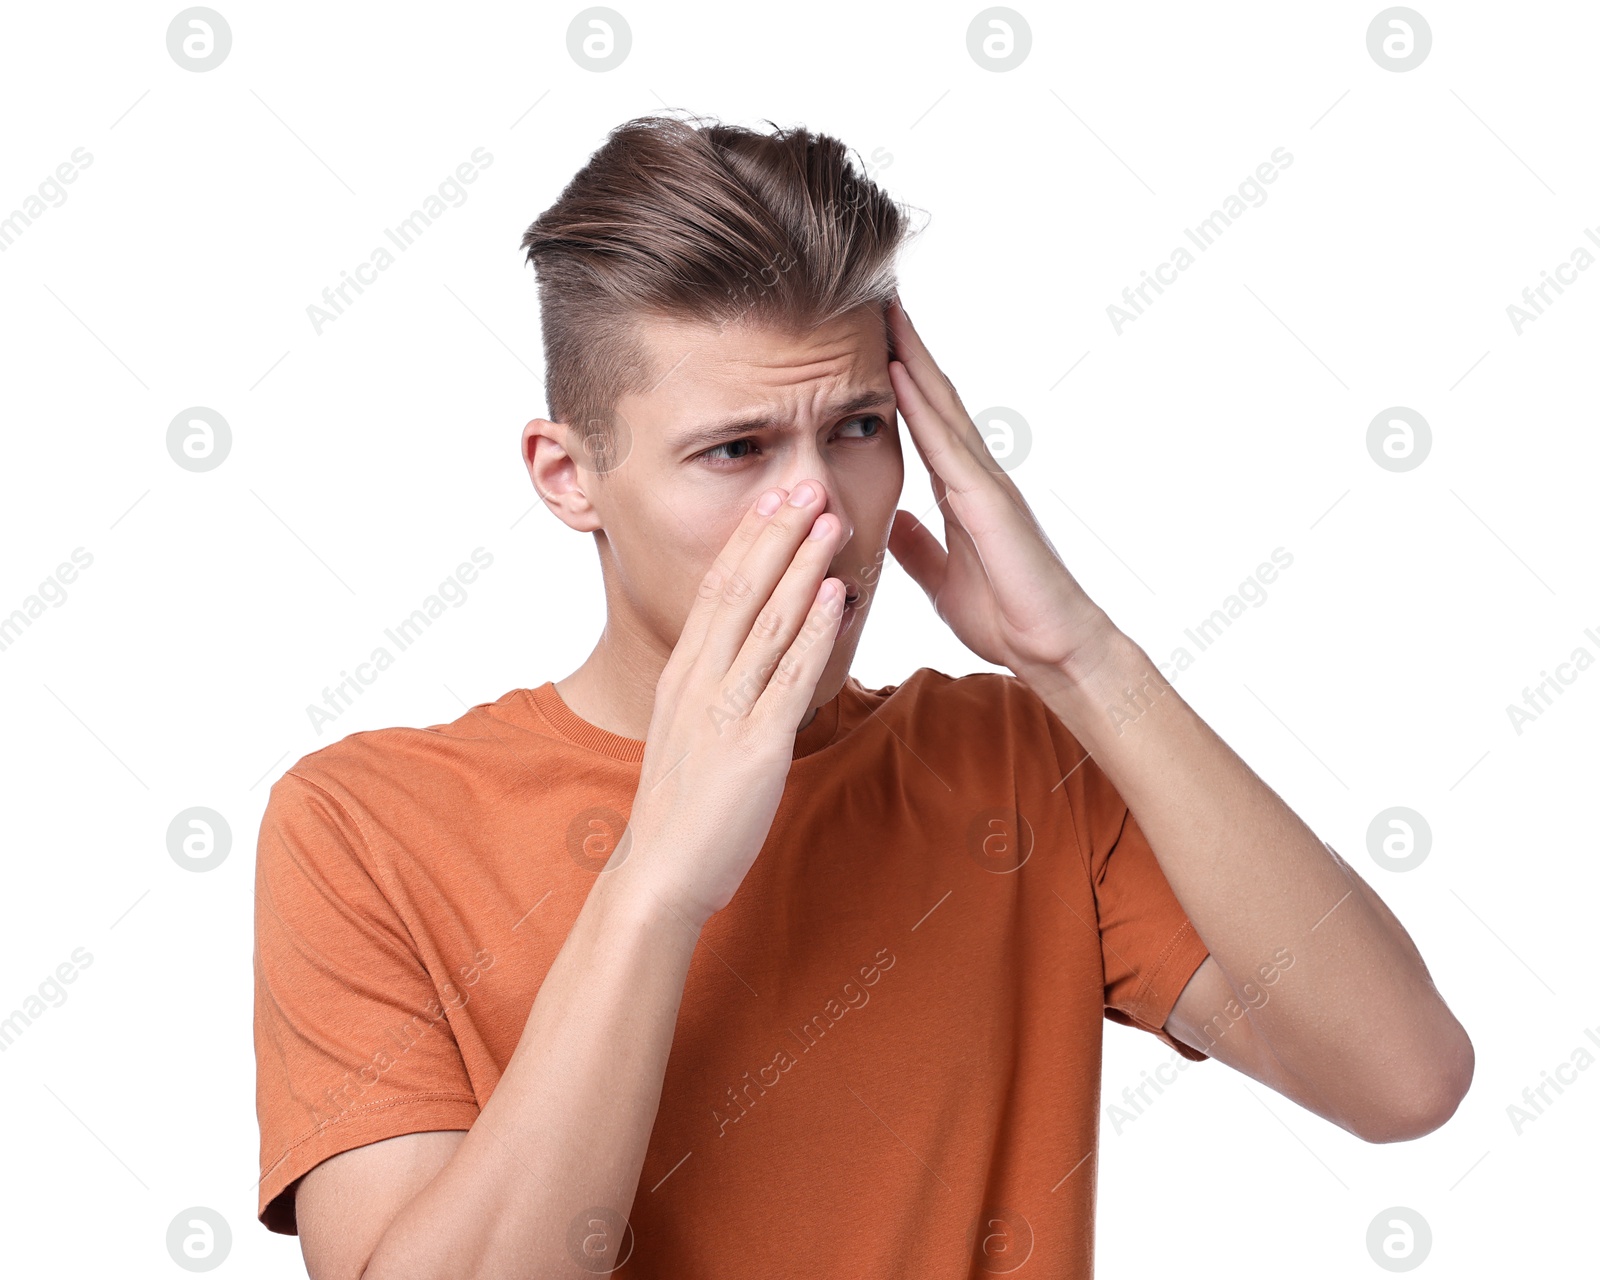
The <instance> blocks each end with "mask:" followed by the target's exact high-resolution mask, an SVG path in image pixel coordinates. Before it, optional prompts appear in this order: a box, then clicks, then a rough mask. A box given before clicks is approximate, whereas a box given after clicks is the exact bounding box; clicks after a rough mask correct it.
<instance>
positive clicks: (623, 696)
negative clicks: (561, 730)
mask: <svg viewBox="0 0 1600 1280" xmlns="http://www.w3.org/2000/svg"><path fill="white" fill-rule="evenodd" d="M609 636H610V628H609V627H608V628H607V630H606V632H605V633H603V634H602V635H601V637H600V642H599V643H598V644H597V645H595V647H594V650H593V652H591V653H590V654H589V656H588V658H587V659H585V660H584V663H583V665H582V666H581V667H579V668H578V669H577V670H576V671H574V672H573V673H572V674H571V675H569V676H567V677H566V678H565V679H562V680H557V681H556V692H557V693H559V694H560V695H561V700H562V701H563V702H565V703H566V704H567V706H568V708H569V709H570V710H571V711H572V713H573V714H574V715H576V716H578V717H579V718H580V719H583V720H587V721H588V722H589V723H590V724H592V725H594V726H595V727H596V728H600V729H604V730H606V731H607V732H608V733H615V734H618V735H619V736H621V737H624V738H633V739H635V740H637V741H640V742H643V741H644V740H645V738H646V737H647V735H648V731H649V728H650V717H651V715H652V714H653V712H654V710H655V689H656V682H657V681H658V680H660V678H661V671H662V668H663V667H665V666H666V661H665V659H659V660H657V661H654V662H651V661H649V660H647V659H645V658H644V655H642V654H639V653H637V652H635V653H620V652H618V651H617V649H616V648H615V646H613V645H611V644H610V643H608V638H609ZM820 692H822V691H821V690H819V693H820ZM816 714H817V708H816V707H815V706H812V707H809V708H808V709H807V710H806V713H805V715H804V716H802V717H801V719H800V724H799V726H798V728H797V729H796V732H797V733H798V732H799V731H800V730H801V729H804V728H805V727H806V726H807V725H809V724H810V723H811V722H812V720H813V719H815V718H816Z"/></svg>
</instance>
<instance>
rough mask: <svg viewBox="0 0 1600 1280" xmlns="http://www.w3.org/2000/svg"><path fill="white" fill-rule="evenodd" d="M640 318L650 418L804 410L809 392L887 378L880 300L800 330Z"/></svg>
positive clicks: (828, 393)
mask: <svg viewBox="0 0 1600 1280" xmlns="http://www.w3.org/2000/svg"><path fill="white" fill-rule="evenodd" d="M638 325H639V332H640V336H641V338H642V339H643V341H644V342H645V344H646V346H647V347H648V348H649V350H650V353H651V363H652V367H653V368H654V369H655V370H656V381H655V383H654V385H653V386H652V387H651V388H650V390H649V391H647V392H646V393H645V394H644V395H642V396H639V397H636V399H637V400H638V401H640V402H641V407H642V406H644V405H648V406H649V408H650V409H651V413H650V416H651V417H656V418H661V417H662V413H661V411H662V410H666V411H667V412H666V414H665V418H664V420H666V421H676V420H679V419H680V418H681V416H682V414H681V410H682V409H687V408H691V407H692V410H693V413H694V414H695V415H698V414H700V413H703V412H705V411H707V410H720V409H737V408H740V407H745V406H750V407H753V406H755V405H770V406H773V407H780V406H785V405H787V406H789V407H790V408H791V409H793V410H794V411H796V412H799V411H803V408H804V403H805V401H806V400H807V398H810V397H818V396H825V397H829V398H831V397H833V396H834V395H835V394H836V393H837V391H838V390H839V389H840V387H841V385H842V384H846V383H848V384H850V386H851V388H853V389H855V390H865V389H866V388H868V387H873V386H876V387H882V388H885V389H887V388H888V387H889V385H890V384H889V376H888V365H889V349H888V343H887V339H886V335H885V330H884V322H883V316H882V312H881V310H880V309H879V308H877V307H876V306H865V307H858V308H857V309H856V310H854V311H852V312H850V313H848V314H847V315H845V316H841V317H840V318H839V319H837V320H834V321H832V322H831V323H829V324H826V325H822V326H818V327H814V328H809V329H803V330H788V329H783V328H776V327H772V326H769V325H758V324H754V323H744V322H738V323H734V324H729V325H727V326H724V327H718V326H717V325H714V324H706V323H702V322H699V321H685V320H675V319H665V318H660V317H654V316H652V317H646V318H642V319H641V320H640V321H639V322H638Z"/></svg>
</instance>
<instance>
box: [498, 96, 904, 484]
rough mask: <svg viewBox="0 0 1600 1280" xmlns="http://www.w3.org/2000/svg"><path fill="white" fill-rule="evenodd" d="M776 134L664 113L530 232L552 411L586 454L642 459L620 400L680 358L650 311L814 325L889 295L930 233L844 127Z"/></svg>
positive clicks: (616, 134) (603, 464)
mask: <svg viewBox="0 0 1600 1280" xmlns="http://www.w3.org/2000/svg"><path fill="white" fill-rule="evenodd" d="M766 123H767V124H769V125H772V132H770V133H761V132H757V131H755V130H751V129H746V128H744V127H742V126H738V125H729V124H721V123H717V122H715V121H709V122H708V121H707V120H706V118H705V117H699V116H695V117H690V118H689V119H687V120H684V119H679V118H677V117H675V116H672V115H664V114H654V115H648V116H641V117H639V118H637V119H634V120H629V121H627V122H626V123H625V124H621V125H618V126H617V127H616V128H614V129H612V130H611V132H610V134H609V135H608V136H607V138H606V141H605V142H604V143H603V144H602V145H601V146H600V148H599V149H598V150H597V151H595V152H594V154H593V155H592V156H590V158H589V161H588V163H587V164H585V165H584V167H583V168H582V169H580V170H579V171H578V173H577V174H576V175H575V176H574V177H573V178H572V180H571V181H570V182H569V183H568V184H567V186H566V188H565V190H563V191H562V193H561V196H560V198H559V199H557V200H556V202H555V203H554V204H553V205H551V206H550V207H549V208H548V209H546V210H545V211H544V212H543V213H542V214H540V215H539V217H538V218H537V220H535V221H534V222H533V224H532V225H531V226H529V227H528V229H527V231H525V232H524V233H523V236H522V248H524V249H525V250H527V261H528V262H531V263H533V264H534V273H535V276H536V278H537V281H538V293H539V312H540V326H541V329H542V332H543V338H544V359H545V399H546V402H547V405H548V411H549V414H550V419H551V420H552V421H554V422H564V423H567V424H568V425H569V426H570V427H572V428H573V429H574V430H575V431H576V432H577V439H578V445H579V447H580V448H581V449H582V451H583V453H584V454H586V455H587V456H586V457H582V458H578V462H579V464H580V465H581V466H584V467H585V468H587V469H590V470H593V471H595V472H596V473H598V474H599V475H602V476H604V475H606V474H607V473H609V472H610V471H611V470H612V469H613V468H614V467H615V466H617V465H620V463H621V462H622V461H623V460H624V459H625V458H626V457H627V454H628V452H629V450H630V448H631V445H632V438H631V435H630V434H629V427H628V424H627V423H626V422H623V421H621V420H620V419H619V417H618V415H617V411H616V406H617V403H618V401H619V400H620V399H621V398H622V397H623V396H625V395H637V394H644V393H646V392H648V391H650V390H651V389H652V388H653V387H655V386H656V385H657V384H658V383H659V382H660V381H661V379H662V378H664V377H665V376H667V374H669V373H670V372H671V370H670V369H657V368H654V367H652V366H653V363H654V362H653V360H652V356H651V353H650V350H649V348H648V346H647V345H646V342H645V339H644V335H643V332H642V330H641V328H640V327H639V323H638V322H639V321H640V320H641V319H644V318H662V319H670V320H678V321H699V322H704V323H708V324H712V325H715V326H717V328H718V330H719V331H720V330H722V329H724V328H726V327H727V326H728V325H731V324H750V325H752V326H756V327H774V328H777V329H779V330H782V331H784V332H794V333H799V332H805V331H806V330H808V329H812V328H816V327H818V326H821V325H825V324H828V323H831V322H832V321H833V320H835V319H837V318H839V317H842V316H844V315H846V314H847V313H849V312H851V311H854V310H855V309H856V308H858V307H861V306H867V305H871V306H875V307H876V308H877V309H878V312H879V316H880V319H881V320H882V321H883V324H884V335H885V338H886V341H887V342H888V345H889V355H890V358H891V359H893V358H895V353H894V345H893V336H892V334H891V333H890V331H889V327H888V320H887V315H886V310H885V309H886V308H887V305H888V303H889V301H890V299H891V298H892V297H893V296H894V293H895V290H896V287H897V283H898V282H897V278H896V275H895V261H896V257H897V255H898V253H899V251H900V250H901V248H903V247H904V246H905V245H906V244H908V243H909V242H910V240H911V239H912V237H914V236H915V235H916V234H917V233H918V232H919V231H920V230H921V228H920V227H917V228H913V227H912V225H911V220H910V218H909V217H908V215H907V213H906V210H905V207H904V206H902V205H900V204H898V203H896V202H895V201H893V200H891V199H890V198H889V196H888V195H887V194H886V193H885V192H884V191H883V189H882V188H881V187H879V186H878V185H877V184H876V183H874V182H873V181H872V180H871V179H870V178H869V177H868V176H867V175H866V173H865V171H864V170H863V168H862V167H861V166H860V165H859V164H857V163H856V162H855V161H854V160H852V158H851V155H850V152H849V149H847V148H846V146H845V145H844V143H842V142H841V141H839V140H838V139H837V138H834V137H831V136H829V135H827V134H823V133H812V132H810V131H808V130H806V129H804V128H799V127H797V128H790V129H781V128H779V127H778V126H777V125H776V124H774V123H773V122H772V121H770V120H768V121H767V122H766Z"/></svg>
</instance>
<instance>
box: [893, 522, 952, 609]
mask: <svg viewBox="0 0 1600 1280" xmlns="http://www.w3.org/2000/svg"><path fill="white" fill-rule="evenodd" d="M890 532H891V533H892V534H893V535H894V536H893V539H892V541H891V542H890V547H889V549H890V550H891V551H893V552H894V558H895V559H896V560H898V561H899V562H900V564H901V566H902V567H903V568H904V569H905V571H906V572H907V573H908V574H910V575H911V580H912V581H913V582H915V583H916V584H917V585H918V586H919V587H921V588H922V590H923V591H924V593H926V595H927V597H928V599H929V600H934V599H936V598H937V597H938V594H939V589H940V587H942V586H943V585H944V574H945V564H946V562H947V561H948V560H949V558H950V556H949V553H948V552H947V551H946V550H945V549H944V548H943V547H941V546H940V545H939V539H937V538H936V537H934V536H933V530H932V529H930V528H928V526H927V525H925V524H923V523H922V521H920V520H918V519H917V518H916V517H915V516H914V515H912V514H911V513H910V512H909V511H904V510H901V511H896V512H895V513H894V523H893V524H892V525H891V526H890Z"/></svg>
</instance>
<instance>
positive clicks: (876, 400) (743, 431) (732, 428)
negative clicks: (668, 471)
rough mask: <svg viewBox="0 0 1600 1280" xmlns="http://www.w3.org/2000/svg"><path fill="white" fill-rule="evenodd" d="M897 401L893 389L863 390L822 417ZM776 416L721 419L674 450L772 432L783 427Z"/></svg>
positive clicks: (682, 438)
mask: <svg viewBox="0 0 1600 1280" xmlns="http://www.w3.org/2000/svg"><path fill="white" fill-rule="evenodd" d="M893 400H894V392H893V391H892V390H890V389H888V388H884V389H882V390H871V391H862V392H860V393H858V394H856V395H853V396H850V397H849V398H848V399H845V400H837V401H835V402H834V403H833V404H830V405H828V406H827V407H826V408H825V409H824V410H823V416H824V417H828V418H840V417H843V416H844V415H845V414H847V413H855V412H857V411H858V410H861V409H872V408H876V407H878V406H880V405H884V404H888V403H890V402H892V401H893ZM783 425H784V424H783V423H780V422H778V421H777V420H775V419H773V418H743V417H741V418H737V419H731V420H729V421H726V422H719V423H716V424H714V425H712V426H707V427H700V428H698V429H697V430H694V431H689V432H686V433H685V434H683V435H682V436H680V437H678V439H677V440H675V441H674V442H673V444H672V448H673V451H674V452H678V451H681V450H686V449H690V450H698V449H703V448H709V447H711V446H713V445H718V444H723V443H725V442H727V441H729V440H737V439H738V438H739V437H740V436H747V435H749V434H750V433H751V432H753V431H770V430H773V429H774V428H777V427H780V426H783Z"/></svg>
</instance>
